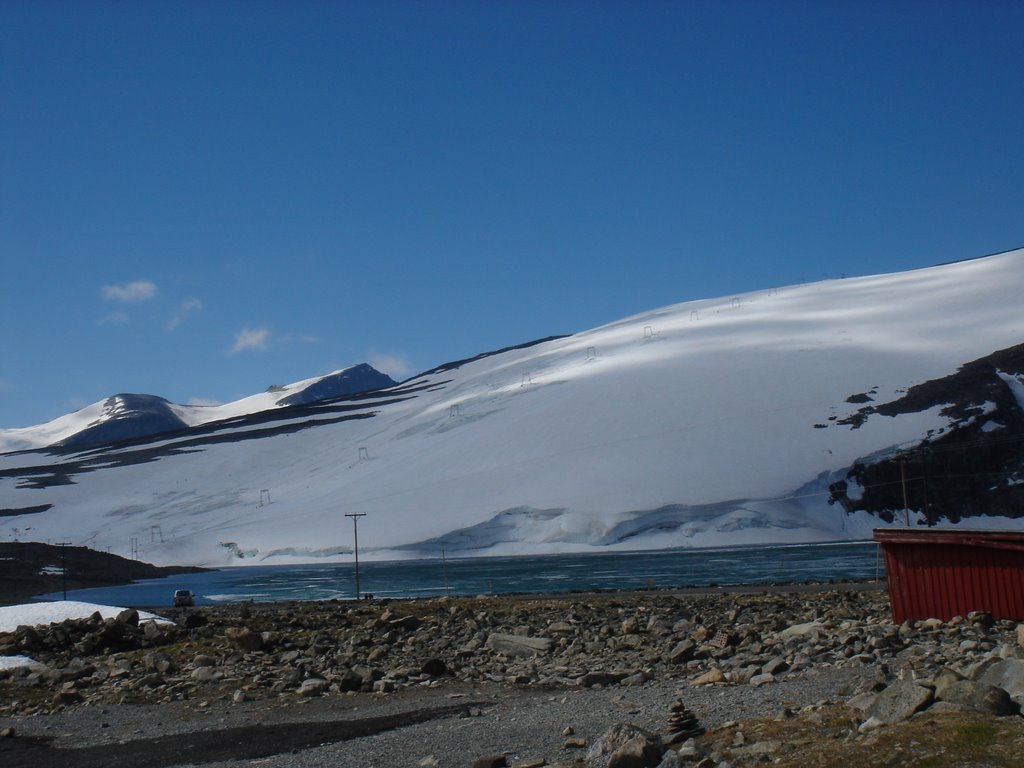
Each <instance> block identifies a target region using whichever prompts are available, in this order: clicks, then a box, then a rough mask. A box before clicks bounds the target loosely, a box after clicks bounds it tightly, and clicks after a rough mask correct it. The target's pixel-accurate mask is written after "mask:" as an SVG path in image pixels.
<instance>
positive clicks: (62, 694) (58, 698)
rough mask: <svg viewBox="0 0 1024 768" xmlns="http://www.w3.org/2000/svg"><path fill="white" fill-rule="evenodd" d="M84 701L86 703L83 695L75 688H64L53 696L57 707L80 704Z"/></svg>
mask: <svg viewBox="0 0 1024 768" xmlns="http://www.w3.org/2000/svg"><path fill="white" fill-rule="evenodd" d="M82 701H84V698H83V697H82V694H80V693H79V692H78V691H76V690H75V689H74V688H62V689H61V690H59V691H57V692H56V693H55V694H53V705H54V706H55V707H59V706H66V705H69V704H80V703H81V702H82Z"/></svg>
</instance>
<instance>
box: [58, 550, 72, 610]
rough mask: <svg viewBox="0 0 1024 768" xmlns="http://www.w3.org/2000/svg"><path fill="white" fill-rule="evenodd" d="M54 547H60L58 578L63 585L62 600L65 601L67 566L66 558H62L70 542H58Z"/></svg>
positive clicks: (66, 594)
mask: <svg viewBox="0 0 1024 768" xmlns="http://www.w3.org/2000/svg"><path fill="white" fill-rule="evenodd" d="M56 545H57V546H58V547H60V577H61V582H62V583H63V586H64V599H65V600H67V599H68V564H67V558H65V556H64V552H65V547H68V546H70V545H71V542H70V541H58V542H56Z"/></svg>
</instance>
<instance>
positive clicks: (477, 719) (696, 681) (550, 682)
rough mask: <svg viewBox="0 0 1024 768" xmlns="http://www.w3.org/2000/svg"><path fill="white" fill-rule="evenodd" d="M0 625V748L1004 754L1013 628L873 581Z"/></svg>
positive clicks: (1021, 640) (933, 761) (1014, 686)
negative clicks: (940, 614) (917, 606)
mask: <svg viewBox="0 0 1024 768" xmlns="http://www.w3.org/2000/svg"><path fill="white" fill-rule="evenodd" d="M165 615H168V616H169V617H170V618H173V619H174V620H175V621H176V622H177V625H176V626H161V625H156V624H150V623H143V624H141V625H140V624H138V621H137V615H135V614H134V612H130V611H129V612H126V613H125V614H123V615H122V616H120V617H119V618H118V619H116V620H115V619H108V620H106V621H103V620H101V619H99V618H93V619H86V620H80V621H68V622H64V623H62V624H57V625H53V626H51V627H49V628H42V629H27V628H21V629H19V630H18V631H16V632H14V633H10V634H8V635H0V654H6V655H14V654H25V655H28V656H31V657H32V658H34V659H36V660H38V661H39V662H40V663H41V664H42V665H44V666H42V667H40V668H37V669H22V670H17V671H13V672H9V673H6V674H5V673H0V675H2V676H3V679H0V731H2V729H7V732H8V737H7V738H0V761H2V762H3V764H4V765H5V766H7V768H17V766H21V765H25V766H28V765H33V766H38V765H46V766H54V767H56V766H75V767H77V768H85V766H91V765H97V766H99V765H112V764H116V765H119V766H173V765H191V764H205V765H213V766H227V765H240V764H245V765H250V764H251V765H256V764H258V765H260V766H266V767H267V768H275V767H276V766H282V768H283V766H300V767H301V766H313V765H331V766H349V765H351V766H379V768H391V767H392V766H394V767H395V768H397V766H423V767H425V768H426V767H429V766H434V765H437V766H492V765H494V766H501V765H509V766H519V768H526V767H527V766H542V765H567V766H568V765H575V766H600V767H601V768H604V766H609V767H610V768H630V767H631V766H638V767H639V766H658V765H662V766H674V765H702V766H744V765H754V764H761V763H773V764H778V765H793V766H796V765H799V766H809V765H823V766H824V765H833V764H835V762H836V761H837V760H843V761H844V762H846V763H847V764H848V765H849V766H850V767H851V768H853V767H855V766H858V765H865V766H867V765H871V766H872V767H873V768H874V767H875V766H878V765H889V764H891V765H920V766H926V765H933V766H954V765H964V766H967V765H971V766H978V765H992V766H1004V765H1005V766H1010V765H1019V755H1020V754H1022V753H1024V720H1022V718H1021V717H1020V715H1019V703H1020V702H1022V701H1024V626H1018V624H1017V623H1015V622H1007V621H993V620H992V618H991V617H990V616H989V615H987V614H984V613H975V614H971V615H970V616H967V617H962V618H957V619H954V620H952V621H949V622H940V621H934V620H927V621H922V622H909V623H906V624H903V625H893V624H892V623H891V621H890V618H889V616H890V614H889V605H888V599H887V596H886V594H885V593H884V592H881V591H877V590H871V589H867V590H865V589H843V590H839V589H830V588H828V587H822V588H821V589H820V591H817V592H807V591H802V592H797V591H794V592H786V591H773V592H770V593H769V592H762V593H755V594H737V593H724V592H719V593H712V594H703V595H698V594H675V593H669V592H653V593H645V594H640V595H628V596H627V595H596V596H563V597H556V598H550V597H549V598H543V599H530V598H522V597H518V598H517V597H507V598H498V597H480V598H453V599H448V598H444V599H436V600H426V601H393V602H379V603H358V604H356V603H344V602H322V603H290V604H280V603H275V604H257V605H239V606H222V607H221V606H218V607H210V608H195V609H182V610H176V611H168V612H165Z"/></svg>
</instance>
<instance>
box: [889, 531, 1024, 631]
mask: <svg viewBox="0 0 1024 768" xmlns="http://www.w3.org/2000/svg"><path fill="white" fill-rule="evenodd" d="M874 540H875V541H877V542H880V543H881V545H882V551H883V552H884V553H885V569H886V572H887V573H888V578H889V599H890V601H891V602H892V614H893V621H894V622H895V623H897V624H901V623H903V622H904V621H907V620H908V619H928V618H936V619H942V620H943V621H948V620H949V619H951V618H953V617H954V616H966V615H967V614H968V613H970V612H971V611H988V612H989V613H991V614H992V616H993V617H994V618H996V619H1014V620H1021V619H1024V531H1022V532H1017V531H956V530H936V529H934V528H930V529H929V528H926V529H921V530H915V529H911V528H896V529H877V530H875V531H874Z"/></svg>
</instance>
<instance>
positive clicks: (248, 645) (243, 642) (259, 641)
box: [224, 627, 263, 653]
mask: <svg viewBox="0 0 1024 768" xmlns="http://www.w3.org/2000/svg"><path fill="white" fill-rule="evenodd" d="M224 637H226V638H227V639H228V642H229V643H231V644H232V645H233V646H235V647H236V648H238V650H240V651H245V652H247V653H251V652H253V651H258V650H260V649H261V648H263V635H261V634H259V633H258V632H253V631H252V630H251V629H249V628H248V627H228V628H227V629H225V630H224Z"/></svg>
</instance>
